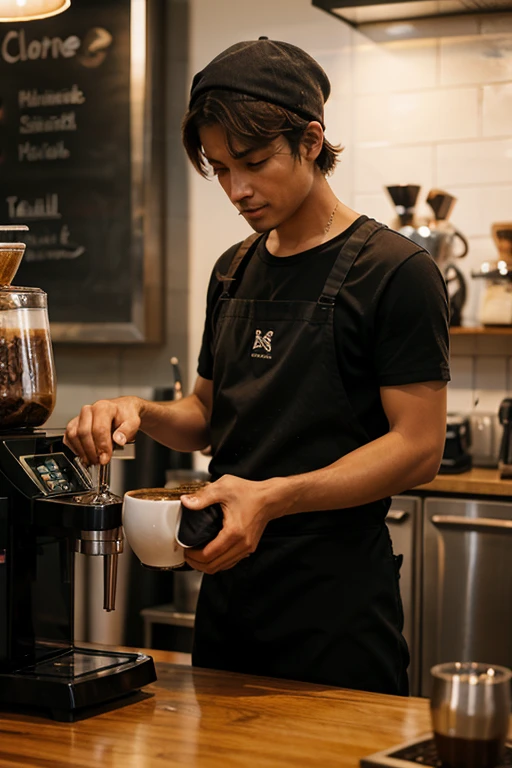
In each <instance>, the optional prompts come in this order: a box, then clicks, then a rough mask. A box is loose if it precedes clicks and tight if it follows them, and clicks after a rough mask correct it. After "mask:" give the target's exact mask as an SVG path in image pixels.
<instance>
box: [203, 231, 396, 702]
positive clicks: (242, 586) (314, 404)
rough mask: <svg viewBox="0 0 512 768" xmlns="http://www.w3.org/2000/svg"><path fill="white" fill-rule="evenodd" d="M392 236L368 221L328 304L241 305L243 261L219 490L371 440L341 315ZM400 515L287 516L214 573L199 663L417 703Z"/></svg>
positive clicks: (221, 395) (350, 245) (332, 284)
mask: <svg viewBox="0 0 512 768" xmlns="http://www.w3.org/2000/svg"><path fill="white" fill-rule="evenodd" d="M381 227H382V225H378V224H377V223H376V222H375V221H372V220H366V221H365V222H364V223H362V224H361V225H360V226H359V227H358V228H357V229H356V231H355V232H354V233H353V234H352V236H351V237H350V238H349V240H348V241H347V242H346V243H345V244H344V245H343V247H342V248H341V250H340V253H339V255H338V257H337V259H336V261H335V263H334V266H333V268H332V270H331V272H330V274H329V276H328V279H327V281H326V284H325V286H324V289H323V292H322V294H321V296H320V297H319V299H318V301H317V302H309V301H263V300H249V299H237V298H235V297H234V296H235V290H236V285H237V284H239V279H240V274H241V273H243V269H244V267H245V266H246V265H247V263H248V261H249V260H250V258H251V257H252V255H253V253H254V250H255V247H254V246H253V247H251V248H249V249H248V250H247V252H246V253H245V254H244V255H243V256H241V258H238V259H237V258H236V257H235V259H234V260H233V262H232V264H231V267H230V269H229V272H228V275H227V276H226V278H225V290H224V293H223V294H222V296H221V298H220V300H219V303H220V308H219V313H218V317H217V322H216V326H215V335H214V371H213V388H214V399H213V402H214V407H213V413H212V421H211V439H212V454H213V458H212V461H211V464H210V472H211V473H212V476H213V478H214V479H215V478H218V477H220V476H221V475H223V474H227V473H229V474H234V475H237V476H239V477H244V478H247V479H251V480H263V479H266V478H270V477H277V476H281V477H285V476H289V475H293V474H299V473H303V472H310V471H312V470H315V469H319V468H321V467H325V466H327V465H329V464H332V463H333V462H334V461H336V460H337V459H339V458H340V457H341V456H344V455H345V454H347V453H349V452H351V451H353V450H355V449H356V448H358V447H359V446H362V445H365V444H366V443H368V442H369V441H370V437H369V436H368V434H367V432H366V430H365V429H364V428H363V426H362V425H361V424H360V423H359V421H358V420H357V418H356V417H355V415H354V413H353V411H352V408H351V405H350V403H349V401H348V398H347V395H346V393H345V390H344V387H343V382H342V378H341V376H340V371H339V370H338V363H337V357H336V349H335V341H334V304H335V301H336V297H337V295H338V293H339V292H340V290H342V287H343V283H344V281H345V278H346V276H347V274H348V272H349V270H350V268H351V266H352V264H353V263H354V261H355V260H356V259H357V257H358V255H359V253H360V252H361V251H362V249H363V248H364V246H365V244H366V242H367V241H368V240H369V239H370V237H372V236H373V235H374V234H375V232H376V231H378V229H380V228H381ZM341 373H342V372H341ZM388 506H389V500H384V501H379V502H375V503H373V504H367V505H365V506H361V507H358V508H352V509H344V510H329V511H328V512H307V513H301V514H296V515H289V516H285V517H282V518H279V519H278V520H274V521H271V522H270V523H269V524H268V525H267V527H266V529H265V531H264V533H263V536H262V538H261V540H260V543H259V545H258V547H257V550H256V552H254V553H253V554H252V555H251V556H250V557H249V558H246V559H244V560H242V561H241V562H240V563H239V564H238V565H236V566H235V567H234V568H231V569H230V570H228V571H222V572H220V573H217V574H214V575H207V574H205V576H204V578H203V582H202V587H201V592H200V596H199V600H198V605H197V613H196V624H195V633H194V647H193V663H194V664H195V665H196V666H203V667H210V668H215V669H226V670H233V671H238V672H245V673H250V674H259V675H269V676H273V677H281V678H290V679H295V680H302V681H307V682H314V683H322V684H328V685H336V686H342V687H347V688H355V689H359V690H368V691H376V692H381V693H391V694H403V695H406V694H407V692H408V682H407V673H406V669H407V665H408V662H409V654H408V651H407V645H406V643H405V640H404V638H403V637H402V634H401V631H402V627H403V614H402V604H401V599H400V593H399V588H398V570H399V568H398V565H397V562H398V558H396V557H394V555H393V551H392V546H391V540H390V537H389V532H388V529H387V526H386V524H385V516H386V513H387V509H388Z"/></svg>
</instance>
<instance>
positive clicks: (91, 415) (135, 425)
mask: <svg viewBox="0 0 512 768" xmlns="http://www.w3.org/2000/svg"><path fill="white" fill-rule="evenodd" d="M144 402H145V401H144V400H143V399H142V398H140V397H132V396H127V397H116V398H114V399H112V400H98V401H97V402H95V403H93V404H92V405H84V406H83V408H82V410H81V411H80V413H79V414H78V416H75V418H74V419H71V421H70V422H69V424H68V425H67V427H66V434H65V436H64V443H65V444H66V445H67V446H68V447H69V448H71V450H72V451H74V452H75V453H76V454H77V455H78V456H79V457H80V459H81V460H82V462H83V463H84V464H86V465H87V466H90V465H91V464H107V463H108V462H109V461H110V459H111V457H112V441H114V442H115V443H117V444H118V445H124V444H125V443H127V442H129V441H130V440H133V439H134V437H135V435H136V434H137V431H138V430H139V428H140V423H141V414H142V411H143V409H144Z"/></svg>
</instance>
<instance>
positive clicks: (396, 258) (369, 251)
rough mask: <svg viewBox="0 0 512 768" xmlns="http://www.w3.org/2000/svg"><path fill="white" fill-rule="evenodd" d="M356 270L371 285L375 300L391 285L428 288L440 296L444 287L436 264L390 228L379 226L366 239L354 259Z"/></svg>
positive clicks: (423, 251)
mask: <svg viewBox="0 0 512 768" xmlns="http://www.w3.org/2000/svg"><path fill="white" fill-rule="evenodd" d="M357 268H358V269H359V270H361V271H362V272H364V274H365V276H366V278H367V280H368V282H370V283H373V289H374V291H375V293H374V295H375V297H376V298H377V296H378V295H379V294H381V293H382V292H383V291H384V290H385V289H386V288H388V287H391V285H392V284H400V285H402V286H403V284H404V282H406V283H407V284H408V285H409V286H410V287H412V286H413V284H415V283H416V284H419V285H421V286H422V288H423V289H428V287H429V286H432V287H433V288H434V289H435V290H438V291H440V292H441V293H442V294H444V293H445V292H446V284H445V281H444V278H443V276H442V274H441V271H440V270H439V268H438V266H437V264H436V262H435V261H434V259H433V258H432V256H431V255H430V254H429V253H428V251H426V250H425V249H424V248H421V246H419V245H418V244H417V243H414V242H413V241H412V240H409V238H408V237H404V235H401V234H400V233H399V232H395V230H393V229H389V228H388V227H383V228H382V229H379V230H377V231H376V232H375V234H374V235H373V236H372V237H371V238H370V239H369V240H368V242H367V244H366V246H365V248H364V249H363V251H362V253H361V254H360V258H359V259H358V260H357Z"/></svg>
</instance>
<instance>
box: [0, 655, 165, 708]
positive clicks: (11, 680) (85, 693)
mask: <svg viewBox="0 0 512 768" xmlns="http://www.w3.org/2000/svg"><path fill="white" fill-rule="evenodd" d="M155 680H156V672H155V665H154V663H153V659H152V658H151V656H146V655H145V654H141V653H116V652H112V651H106V650H95V649H85V648H73V649H70V650H69V651H67V652H65V653H62V654H60V655H58V656H55V657H54V658H52V659H45V660H42V661H40V662H38V663H36V664H33V665H31V666H28V667H25V668H23V669H19V670H17V671H16V672H11V673H4V674H0V708H3V709H9V707H15V708H16V709H18V708H19V707H30V708H31V709H37V710H44V714H46V715H48V714H50V716H51V717H53V719H55V720H64V721H72V720H74V719H75V715H77V716H78V715H79V713H80V712H82V713H83V712H84V711H85V710H87V709H91V710H92V709H93V708H94V707H98V706H100V705H103V704H105V703H107V702H111V701H113V700H114V699H118V698H120V697H125V696H128V695H129V694H131V693H134V692H135V691H138V690H140V688H142V687H144V686H145V685H149V683H153V682H154V681H155ZM91 714H93V712H92V711H91Z"/></svg>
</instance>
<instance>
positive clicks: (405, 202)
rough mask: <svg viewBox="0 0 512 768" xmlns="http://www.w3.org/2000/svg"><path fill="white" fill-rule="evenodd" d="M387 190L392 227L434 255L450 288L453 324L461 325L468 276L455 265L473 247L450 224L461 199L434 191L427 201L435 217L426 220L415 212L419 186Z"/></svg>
mask: <svg viewBox="0 0 512 768" xmlns="http://www.w3.org/2000/svg"><path fill="white" fill-rule="evenodd" d="M386 190H387V192H388V194H389V196H390V197H391V200H392V201H393V204H394V206H395V210H396V213H397V217H396V219H395V220H394V221H393V223H392V227H393V228H394V229H396V230H397V231H398V232H400V233H401V234H402V235H405V237H408V238H409V239H410V240H412V241H413V242H415V243H417V244H418V245H420V246H421V247H422V248H425V250H426V251H428V252H429V253H430V255H431V256H432V258H433V259H434V261H435V262H436V264H437V266H438V267H439V269H440V270H441V272H442V273H443V277H444V279H445V282H446V286H447V288H448V295H449V299H450V325H452V326H457V325H461V323H462V310H463V308H464V305H465V303H466V298H467V286H466V280H465V278H464V275H463V274H462V272H461V270H460V269H459V268H458V267H457V266H456V264H455V263H454V262H455V260H458V259H461V258H463V257H464V256H466V254H467V253H468V250H469V245H468V241H467V240H466V238H465V237H464V235H463V234H462V233H461V232H459V230H458V229H456V228H455V227H454V226H453V224H452V223H451V221H449V216H450V214H451V212H452V210H453V207H454V205H455V203H456V202H457V198H455V197H454V196H453V195H450V194H449V193H448V192H445V191H444V190H442V189H431V190H430V192H429V193H428V195H427V198H426V202H427V204H428V205H429V207H430V209H431V211H432V216H431V217H429V218H427V219H425V220H424V221H422V220H420V219H418V218H417V216H416V213H415V206H416V202H417V199H418V194H419V191H420V187H419V186H418V185H417V184H394V185H392V186H389V187H386Z"/></svg>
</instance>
